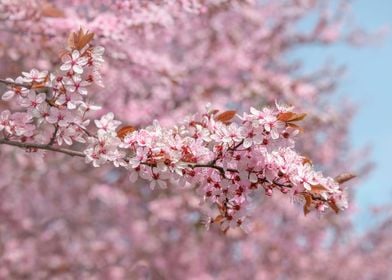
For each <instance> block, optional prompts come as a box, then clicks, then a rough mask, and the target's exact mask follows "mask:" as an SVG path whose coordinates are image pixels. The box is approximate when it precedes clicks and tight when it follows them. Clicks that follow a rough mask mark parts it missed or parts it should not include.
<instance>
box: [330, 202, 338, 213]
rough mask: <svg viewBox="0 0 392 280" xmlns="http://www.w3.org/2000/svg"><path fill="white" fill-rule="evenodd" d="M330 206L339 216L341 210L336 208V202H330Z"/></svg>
mask: <svg viewBox="0 0 392 280" xmlns="http://www.w3.org/2000/svg"><path fill="white" fill-rule="evenodd" d="M328 205H329V206H330V207H331V208H332V209H333V211H335V213H336V214H339V211H340V209H339V208H338V207H337V206H336V203H335V201H333V200H330V201H328Z"/></svg>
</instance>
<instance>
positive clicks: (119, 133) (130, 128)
mask: <svg viewBox="0 0 392 280" xmlns="http://www.w3.org/2000/svg"><path fill="white" fill-rule="evenodd" d="M135 130H136V129H135V128H134V127H133V126H131V125H127V126H124V127H122V128H120V129H119V130H118V131H117V137H118V138H120V139H124V138H125V136H127V134H130V133H132V132H134V131H135Z"/></svg>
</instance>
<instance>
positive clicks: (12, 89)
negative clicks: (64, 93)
mask: <svg viewBox="0 0 392 280" xmlns="http://www.w3.org/2000/svg"><path fill="white" fill-rule="evenodd" d="M6 81H8V82H11V83H13V82H15V83H18V84H23V82H24V79H23V78H22V77H18V78H16V80H15V81H14V80H13V79H11V78H7V79H6ZM8 88H9V90H8V91H6V92H5V93H4V94H3V95H2V96H1V99H2V100H4V101H8V100H10V99H11V98H13V97H14V96H15V95H17V96H22V97H25V96H26V95H27V93H28V92H29V90H28V89H27V88H25V87H20V86H15V85H11V86H8Z"/></svg>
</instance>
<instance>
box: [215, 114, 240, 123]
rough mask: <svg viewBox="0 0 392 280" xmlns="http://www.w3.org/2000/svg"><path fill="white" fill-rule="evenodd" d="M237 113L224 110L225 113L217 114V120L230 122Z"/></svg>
mask: <svg viewBox="0 0 392 280" xmlns="http://www.w3.org/2000/svg"><path fill="white" fill-rule="evenodd" d="M235 114H236V111H226V112H223V113H220V114H219V115H217V116H216V117H215V120H217V121H220V122H223V123H228V122H230V121H231V120H232V119H233V118H234V116H235Z"/></svg>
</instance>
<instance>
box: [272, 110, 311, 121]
mask: <svg viewBox="0 0 392 280" xmlns="http://www.w3.org/2000/svg"><path fill="white" fill-rule="evenodd" d="M305 117H306V114H305V113H300V114H297V113H293V112H285V113H280V114H279V115H278V120H280V121H282V122H296V121H302V120H303V119H304V118H305Z"/></svg>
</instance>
